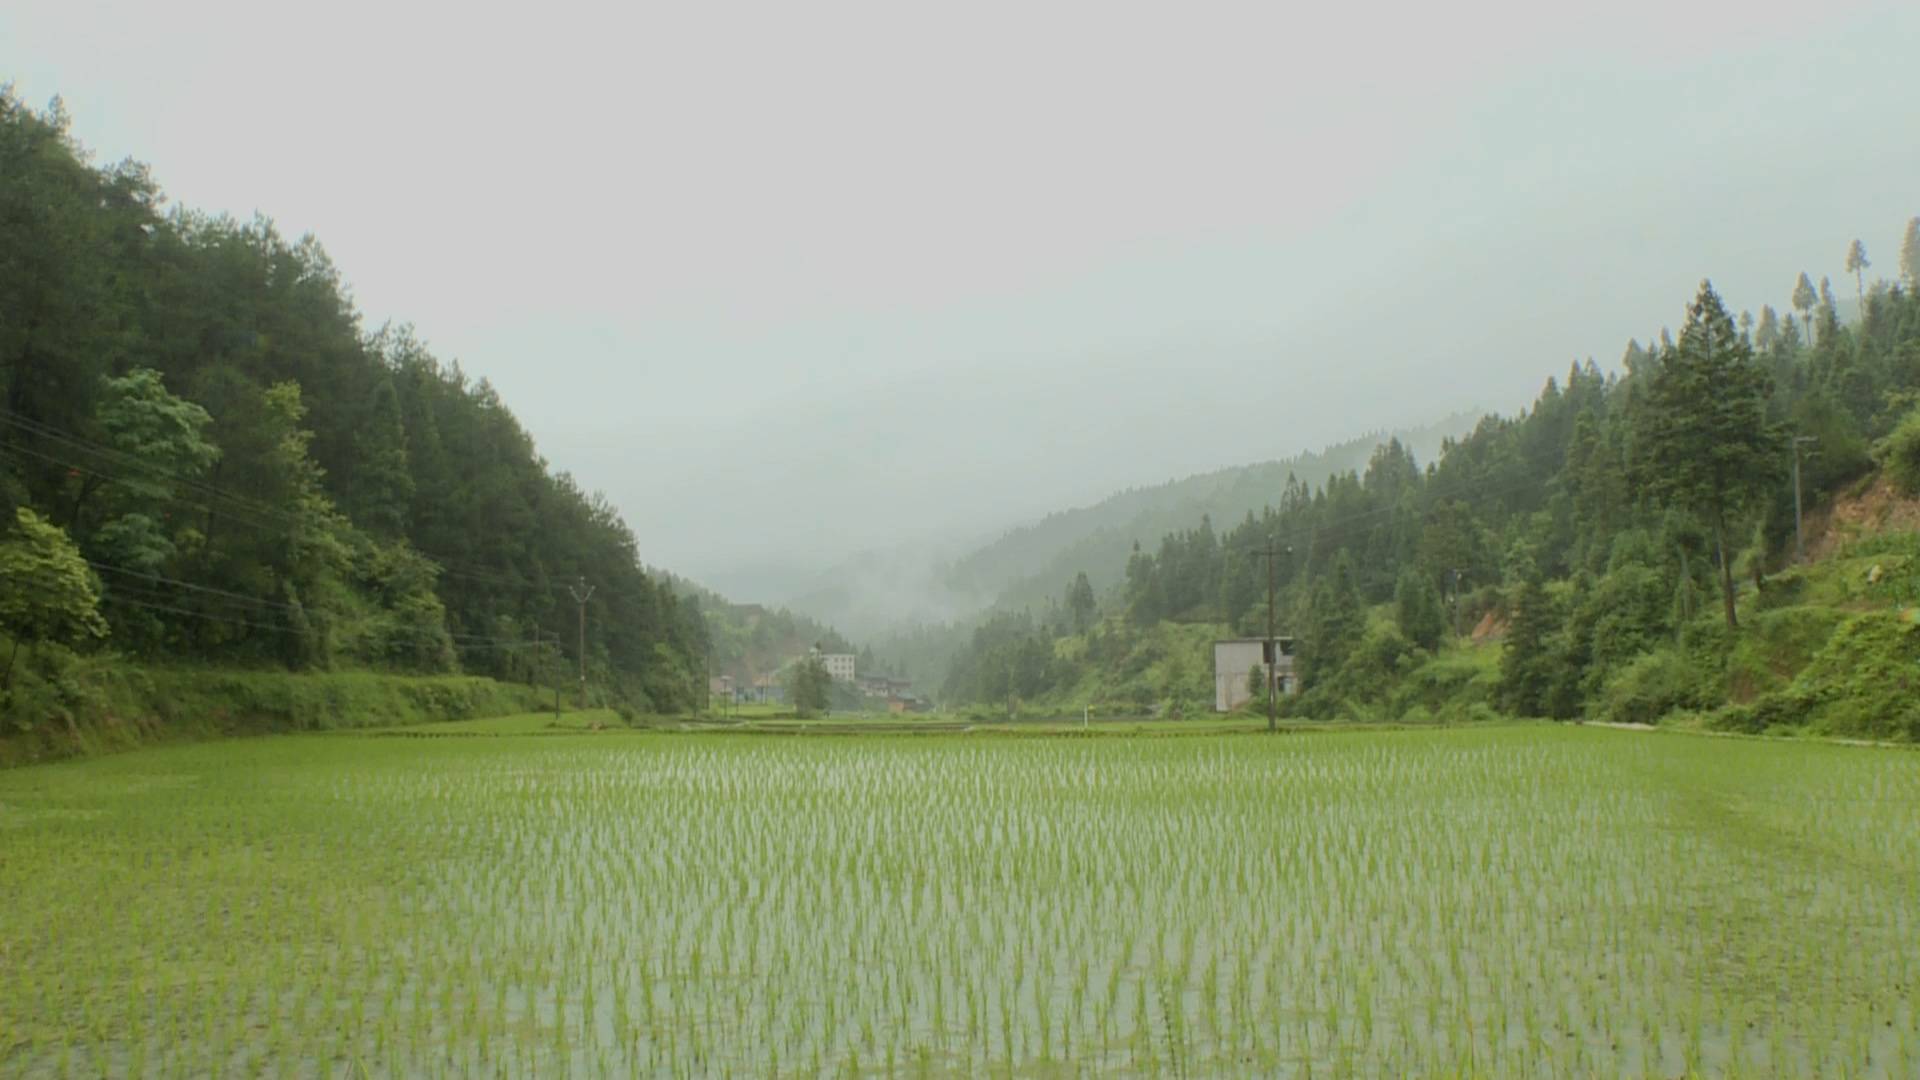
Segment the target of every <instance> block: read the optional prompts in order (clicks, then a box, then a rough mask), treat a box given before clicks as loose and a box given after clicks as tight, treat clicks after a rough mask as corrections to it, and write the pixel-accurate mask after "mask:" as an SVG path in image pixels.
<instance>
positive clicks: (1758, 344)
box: [1753, 304, 1780, 352]
mask: <svg viewBox="0 0 1920 1080" xmlns="http://www.w3.org/2000/svg"><path fill="white" fill-rule="evenodd" d="M1779 334H1780V317H1779V316H1778V315H1776V314H1774V311H1773V305H1771V304H1761V305H1760V322H1759V323H1758V324H1757V325H1756V326H1755V327H1754V328H1753V348H1754V351H1756V352H1766V351H1767V350H1769V349H1771V348H1773V343H1774V339H1775V338H1777V337H1778V336H1779Z"/></svg>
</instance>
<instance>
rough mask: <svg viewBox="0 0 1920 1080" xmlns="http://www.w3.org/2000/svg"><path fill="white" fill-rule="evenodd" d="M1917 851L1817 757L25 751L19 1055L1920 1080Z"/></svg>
mask: <svg viewBox="0 0 1920 1080" xmlns="http://www.w3.org/2000/svg"><path fill="white" fill-rule="evenodd" d="M583 715H585V714H583ZM535 723H536V720H535V717H533V716H529V717H526V718H523V719H520V720H517V721H515V722H514V723H513V724H509V723H508V722H506V721H501V722H499V724H498V725H495V726H497V727H514V726H521V725H524V726H526V727H528V728H531V729H532V730H543V729H539V728H534V727H533V725H534V724H535ZM481 727H482V728H483V729H485V727H486V726H485V725H482V726H481ZM436 730H442V731H445V730H453V729H452V726H451V725H439V726H437V728H436ZM1916 881H1920V753H1911V752H1905V751H1882V750H1867V749H1858V748H1850V747H1840V746H1830V745H1822V744H1812V743H1800V744H1794V743H1782V742H1767V741H1751V740H1737V739H1714V738H1703V737H1697V736H1688V735H1679V734H1639V733H1629V732H1618V731H1602V730H1594V729H1571V728H1558V727H1551V726H1546V725H1536V726H1523V727H1505V728H1501V727H1492V728H1489V727H1475V728H1467V729H1457V730H1452V731H1442V730H1421V731H1400V732H1382V731H1351V730H1349V731H1343V732H1340V733H1331V732H1328V733H1295V734H1290V735H1287V736H1284V737H1280V738H1263V737H1256V736H1250V735H1223V736H1201V737H1194V738H1158V739H1124V738H1109V739H1080V738H1041V739H1015V738H982V737H978V736H972V735H953V736H948V735H930V736H922V737H891V736H885V735H866V736H860V737H821V738H809V739H778V738H739V737H733V736H725V735H668V734H646V733H623V734H621V735H619V736H617V737H610V736H604V735H589V734H578V735H575V734H554V735H544V736H534V735H528V736H526V737H515V736H504V737H493V738H389V737H374V736H371V735H369V736H358V735H338V734H331V735H291V736H279V737H270V738H259V739H246V740H233V741H227V742H218V743H201V744H193V745H182V746H170V747H162V748H156V749H148V750H141V751H137V752H132V753H127V754H120V755H115V756H111V757H104V758H98V759H93V760H87V761H76V762H65V763H59V764H53V765H43V766H36V767H32V768H26V769H17V770H12V771H9V772H5V773H0V898H3V899H0V972H4V973H5V986H6V990H5V992H4V993H0V1075H8V1076H42V1075H46V1076H58V1075H64V1074H68V1073H72V1074H80V1075H101V1074H108V1075H209V1074H223V1075H224V1074H233V1075H253V1074H255V1073H261V1074H266V1075H302V1076H304V1075H314V1074H317V1073H329V1074H352V1073H354V1072H355V1071H357V1069H359V1068H360V1067H362V1066H364V1068H365V1069H366V1071H367V1072H368V1073H369V1074H372V1075H386V1074H403V1073H404V1074H435V1075H439V1074H449V1075H465V1074H473V1073H487V1074H498V1073H511V1074H523V1075H525V1074H533V1075H560V1074H562V1073H563V1072H571V1073H572V1074H574V1075H636V1074H646V1075H723V1074H726V1073H729V1072H731V1073H733V1074H735V1075H774V1074H778V1075H792V1074H795V1073H802V1074H807V1075H824V1074H838V1075H862V1074H871V1075H883V1074H894V1073H904V1074H913V1075H919V1074H923V1073H924V1074H932V1075H953V1076H976V1075H1011V1074H1017V1075H1021V1076H1046V1075H1074V1074H1079V1073H1110V1072H1119V1073H1131V1074H1197V1075H1305V1074H1306V1073H1307V1072H1309V1071H1311V1072H1312V1073H1313V1074H1315V1075H1361V1076H1371V1075H1435V1074H1450V1075H1477V1076H1525V1077H1531V1076H1547V1075H1563V1076H1643V1075H1657V1076H1677V1075H1683V1074H1688V1073H1693V1074H1699V1075H1722V1074H1725V1075H1733V1074H1736V1073H1737V1074H1739V1075H1744V1076H1768V1075H1771V1076H1809V1075H1835V1076H1841V1075H1881V1076H1913V1075H1916V1073H1920V1002H1917V1001H1916V998H1920V991H1916V986H1920V982H1917V981H1916V980H1920V889H1916V888H1915V882H1916Z"/></svg>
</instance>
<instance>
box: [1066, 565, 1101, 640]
mask: <svg viewBox="0 0 1920 1080" xmlns="http://www.w3.org/2000/svg"><path fill="white" fill-rule="evenodd" d="M1067 612H1068V614H1069V615H1070V616H1071V617H1072V618H1073V632H1074V633H1076V634H1084V633H1086V632H1087V628H1088V627H1090V626H1092V625H1093V617H1094V615H1095V613H1096V611H1095V601H1094V597H1093V583H1092V582H1090V581H1088V580H1087V572H1086V571H1085V570H1082V571H1080V572H1079V573H1078V574H1076V575H1075V576H1074V579H1073V584H1071V585H1069V586H1067Z"/></svg>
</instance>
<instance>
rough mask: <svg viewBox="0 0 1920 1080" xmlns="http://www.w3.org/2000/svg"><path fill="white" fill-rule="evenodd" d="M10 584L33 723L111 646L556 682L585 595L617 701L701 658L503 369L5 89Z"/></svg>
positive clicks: (0, 448) (594, 655) (673, 684)
mask: <svg viewBox="0 0 1920 1080" xmlns="http://www.w3.org/2000/svg"><path fill="white" fill-rule="evenodd" d="M0 581H4V586H0V593H4V597H0V644H3V645H4V648H5V650H6V651H5V653H4V654H3V655H0V664H4V665H6V667H7V675H6V678H5V680H4V684H5V685H6V686H8V687H9V689H10V691H11V692H10V693H9V695H8V700H10V701H11V702H12V703H13V705H12V712H13V715H14V716H15V718H16V720H17V721H18V722H20V723H30V722H31V721H32V717H31V716H29V715H27V714H28V713H29V712H31V711H32V710H34V709H45V708H48V707H49V701H50V700H53V699H57V697H58V695H59V692H60V691H59V687H60V686H61V681H62V672H63V671H64V670H65V666H66V665H68V664H69V663H71V662H73V661H74V659H75V657H76V656H77V655H85V654H101V653H102V652H103V651H104V652H106V653H110V654H112V655H115V656H119V657H124V658H128V659H132V660H139V661H146V662H167V663H177V662H194V663H202V664H213V665H222V666H245V667H269V668H283V669H290V670H296V671H326V670H330V669H343V668H367V669H377V670H382V671H393V672H416V673H449V672H466V673H474V674H484V675H491V676H495V677H498V678H501V679H506V680H517V681H539V682H542V683H545V682H546V681H549V680H550V678H551V677H552V676H553V675H554V674H556V669H559V667H560V665H562V664H564V665H565V669H564V670H570V669H571V668H572V666H573V665H574V664H575V663H576V662H577V660H578V656H577V650H576V631H577V625H578V623H577V617H578V612H577V609H576V606H575V604H574V600H573V598H572V596H571V595H570V593H569V586H571V585H574V584H576V583H578V582H580V581H584V582H585V583H586V584H587V585H589V586H591V589H592V593H591V597H590V599H589V600H588V602H587V607H586V663H587V668H588V682H589V685H590V686H591V687H592V693H593V694H594V695H595V696H596V697H600V698H603V699H605V700H608V701H611V702H615V703H621V704H625V705H628V706H631V707H634V708H642V709H645V708H652V709H671V708H677V707H681V706H686V705H690V704H692V703H694V702H695V701H696V700H698V697H697V695H698V691H699V686H698V680H699V676H700V672H701V668H702V663H701V660H700V657H701V656H702V655H703V653H704V652H705V649H706V642H705V630H704V627H703V625H702V623H701V621H700V619H699V618H698V615H697V612H693V611H691V610H690V609H688V608H685V607H683V606H682V605H681V604H680V603H679V602H678V601H677V599H676V597H675V596H674V595H673V593H672V591H671V590H670V589H669V588H667V587H666V586H665V584H664V583H662V582H660V581H658V580H656V579H655V578H654V577H652V576H649V575H648V574H647V573H645V572H644V571H643V570H642V568H641V564H640V559H639V552H638V551H637V550H636V547H635V542H634V537H633V534H632V532H631V531H630V530H629V529H628V527H627V526H626V524H625V523H624V522H623V521H622V520H621V518H620V515H619V514H618V513H617V512H616V511H615V510H614V508H613V507H612V506H610V505H608V503H607V502H606V501H605V500H604V499H603V498H601V497H600V496H599V495H597V494H590V493H588V492H585V491H582V490H581V489H580V488H579V486H578V485H576V484H575V483H574V481H573V480H572V479H571V478H570V477H569V476H568V475H567V474H565V473H559V472H555V471H554V470H552V469H551V468H550V467H549V466H548V464H547V462H546V461H544V460H543V459H542V458H541V456H540V455H539V453H538V451H537V450H536V448H535V446H534V443H533V440H532V439H531V437H529V435H528V434H527V432H526V431H525V430H524V429H523V428H522V427H521V426H520V425H519V423H518V422H516V420H515V419H514V416H513V414H512V413H511V412H510V411H509V410H508V408H507V406H506V404H505V403H504V402H502V401H501V400H500V398H499V395H498V394H496V393H495V392H494V390H493V388H492V387H491V386H489V385H488V383H487V382H486V380H484V379H481V380H477V381H476V380H474V379H471V378H469V377H468V376H467V375H465V374H464V373H463V372H462V371H461V370H460V368H459V366H458V365H457V364H452V363H447V362H443V361H442V360H440V359H437V358H436V357H434V356H433V355H432V353H431V352H430V351H429V350H428V349H427V347H426V346H425V344H424V343H423V342H422V341H421V340H420V339H418V338H417V337H416V336H415V335H414V333H413V332H412V331H411V330H410V329H408V328H406V327H391V326H388V327H380V328H377V329H371V330H370V329H368V328H366V327H364V326H363V325H362V324H361V320H360V317H359V314H358V313H357V311H356V310H355V308H354V305H353V302H352V300H351V298H350V295H349V293H348V291H347V288H346V286H345V284H344V283H343V281H342V278H341V275H340V273H339V271H338V270H337V269H336V268H335V267H334V265H333V264H332V263H331V262H330V261H329V260H328V258H327V255H326V253H325V251H324V250H323V249H322V248H321V246H320V244H319V243H318V242H317V241H316V240H315V239H313V238H312V237H310V236H309V237H301V238H299V239H297V240H295V239H288V238H286V237H283V236H282V235H280V233H279V232H278V231H277V230H276V229H275V227H274V225H273V223H272V222H271V221H269V220H267V219H265V218H255V219H254V220H252V221H248V222H241V221H235V220H232V219H229V218H226V217H217V216H208V215H203V214H198V213H195V212H193V211H190V210H184V209H179V208H171V209H170V208H168V207H167V206H166V202H165V199H164V197H163V196H162V194H161V191H160V188H159V186H158V184H157V182H156V181H155V179H154V178H153V177H152V176H151V175H149V173H148V170H147V169H146V168H145V167H144V166H142V165H139V164H138V163H135V162H131V161H128V162H122V163H119V164H116V165H110V166H105V167H96V166H95V165H93V164H91V163H90V162H89V161H88V159H87V156H86V154H85V152H84V151H83V150H82V148H80V147H79V146H78V145H76V143H75V142H74V140H73V139H72V137H71V136H70V135H69V133H68V122H67V117H66V116H65V114H64V112H63V111H62V109H61V108H60V106H59V104H58V102H56V103H55V104H54V105H53V106H52V107H50V108H49V109H48V110H46V111H44V112H42V111H36V110H33V109H30V108H27V107H25V106H23V105H22V104H21V103H20V102H19V101H17V100H16V99H15V97H14V96H13V94H12V93H11V91H10V89H9V90H0ZM556 636H557V638H558V643H559V649H560V652H558V653H556V652H555V638H556ZM26 683H34V684H36V685H39V686H41V687H43V688H51V689H48V690H47V693H48V694H50V695H52V696H53V698H46V697H42V698H33V699H31V700H29V698H27V697H22V696H21V693H20V691H21V688H22V686H23V685H25V684H26Z"/></svg>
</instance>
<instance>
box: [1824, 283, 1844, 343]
mask: <svg viewBox="0 0 1920 1080" xmlns="http://www.w3.org/2000/svg"><path fill="white" fill-rule="evenodd" d="M1819 313H1820V343H1821V344H1822V345H1827V346H1831V345H1832V344H1833V343H1834V342H1835V341H1838V340H1839V339H1840V305H1839V304H1838V303H1836V302H1834V299H1833V282H1832V281H1830V280H1829V279H1827V278H1825V277H1822V278H1821V279H1820V309H1819Z"/></svg>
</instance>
